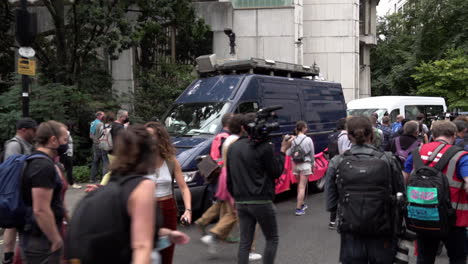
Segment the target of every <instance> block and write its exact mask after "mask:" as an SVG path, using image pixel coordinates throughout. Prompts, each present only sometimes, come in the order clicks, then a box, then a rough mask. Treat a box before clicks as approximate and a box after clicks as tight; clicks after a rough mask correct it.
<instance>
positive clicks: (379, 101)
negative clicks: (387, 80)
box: [347, 96, 447, 122]
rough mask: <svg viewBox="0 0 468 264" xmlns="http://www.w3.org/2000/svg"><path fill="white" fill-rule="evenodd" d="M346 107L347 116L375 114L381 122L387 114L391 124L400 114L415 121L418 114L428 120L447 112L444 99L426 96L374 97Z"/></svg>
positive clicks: (353, 102) (357, 101) (358, 100)
mask: <svg viewBox="0 0 468 264" xmlns="http://www.w3.org/2000/svg"><path fill="white" fill-rule="evenodd" d="M347 106H348V116H349V115H366V116H370V115H371V114H372V113H377V114H378V115H379V121H381V120H382V117H383V116H384V115H385V114H386V113H388V114H389V116H390V119H391V121H392V122H395V121H396V116H397V115H400V114H401V115H403V116H404V117H405V118H406V119H410V120H415V119H416V116H417V115H418V114H419V113H423V114H425V116H426V118H430V117H432V116H437V115H440V114H443V113H445V112H446V111H447V106H446V105H445V100H444V98H442V97H428V96H376V97H368V98H363V99H357V100H353V101H350V102H349V103H348V104H347Z"/></svg>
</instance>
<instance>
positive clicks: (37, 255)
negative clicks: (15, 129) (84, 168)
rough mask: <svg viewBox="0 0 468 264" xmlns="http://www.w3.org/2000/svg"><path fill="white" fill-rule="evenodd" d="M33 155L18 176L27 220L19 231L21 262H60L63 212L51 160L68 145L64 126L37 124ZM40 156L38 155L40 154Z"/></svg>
mask: <svg viewBox="0 0 468 264" xmlns="http://www.w3.org/2000/svg"><path fill="white" fill-rule="evenodd" d="M35 139H36V144H37V148H36V151H34V152H33V153H32V155H35V156H36V158H34V159H31V160H28V161H27V163H26V167H25V169H24V171H23V175H22V179H21V193H22V199H23V201H24V204H25V206H26V208H28V210H27V211H26V212H27V214H26V223H25V225H24V226H23V227H22V228H21V229H20V230H19V234H20V245H21V251H22V255H23V261H24V262H26V263H28V264H34V263H50V264H53V263H57V264H58V263H60V260H61V257H62V251H63V241H62V236H61V235H60V230H61V228H62V221H63V217H64V214H65V211H64V206H63V200H62V198H61V193H62V181H61V179H60V176H59V174H58V172H57V170H56V167H55V162H54V159H55V158H57V157H59V156H61V155H63V154H64V153H65V152H66V151H67V148H68V144H67V139H68V133H67V128H66V126H65V125H64V124H62V123H59V122H57V121H53V120H50V121H47V122H43V123H41V124H40V125H39V127H38V129H37V132H36V138H35ZM39 156H40V157H39Z"/></svg>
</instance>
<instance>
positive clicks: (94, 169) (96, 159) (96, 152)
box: [89, 111, 106, 182]
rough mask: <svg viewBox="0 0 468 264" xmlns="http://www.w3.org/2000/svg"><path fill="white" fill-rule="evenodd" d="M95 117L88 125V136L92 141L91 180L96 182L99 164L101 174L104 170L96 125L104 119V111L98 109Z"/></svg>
mask: <svg viewBox="0 0 468 264" xmlns="http://www.w3.org/2000/svg"><path fill="white" fill-rule="evenodd" d="M95 116H96V119H94V121H93V122H91V125H90V127H89V137H90V138H91V140H92V141H93V163H92V164H91V177H90V178H91V182H96V180H97V179H96V176H97V174H98V169H99V165H100V164H101V166H102V172H103V173H102V175H104V174H105V173H104V171H105V170H106V166H105V164H104V163H103V162H102V152H101V149H100V148H99V134H98V133H97V129H96V128H97V127H98V126H99V124H101V123H102V120H103V119H104V117H105V115H104V112H102V111H98V112H96V114H95Z"/></svg>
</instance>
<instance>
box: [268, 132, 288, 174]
mask: <svg viewBox="0 0 468 264" xmlns="http://www.w3.org/2000/svg"><path fill="white" fill-rule="evenodd" d="M292 141H293V138H290V139H288V138H285V139H283V141H282V142H281V153H280V155H275V153H274V149H273V145H272V144H271V143H268V147H266V148H265V149H266V151H265V153H264V155H263V165H264V166H265V170H266V172H267V173H268V175H269V176H271V177H273V178H275V179H277V178H279V177H280V176H281V174H283V170H284V152H286V150H287V149H288V148H289V147H290V146H291V142H292Z"/></svg>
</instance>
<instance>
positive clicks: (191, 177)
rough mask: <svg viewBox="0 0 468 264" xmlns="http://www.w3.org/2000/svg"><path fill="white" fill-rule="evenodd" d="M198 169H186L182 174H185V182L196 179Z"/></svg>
mask: <svg viewBox="0 0 468 264" xmlns="http://www.w3.org/2000/svg"><path fill="white" fill-rule="evenodd" d="M197 172H198V171H184V172H182V175H184V180H185V182H191V181H193V180H194V179H195V176H196V175H197Z"/></svg>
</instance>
